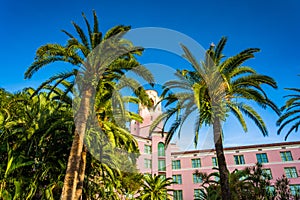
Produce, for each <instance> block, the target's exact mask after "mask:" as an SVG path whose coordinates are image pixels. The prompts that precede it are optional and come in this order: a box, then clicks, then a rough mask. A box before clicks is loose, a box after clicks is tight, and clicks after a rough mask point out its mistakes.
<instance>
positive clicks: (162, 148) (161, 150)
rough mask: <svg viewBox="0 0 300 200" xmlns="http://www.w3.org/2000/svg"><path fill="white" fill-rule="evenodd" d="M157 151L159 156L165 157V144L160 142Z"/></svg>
mask: <svg viewBox="0 0 300 200" xmlns="http://www.w3.org/2000/svg"><path fill="white" fill-rule="evenodd" d="M157 149H158V156H165V155H166V153H165V144H164V143H162V142H160V143H158V145H157Z"/></svg>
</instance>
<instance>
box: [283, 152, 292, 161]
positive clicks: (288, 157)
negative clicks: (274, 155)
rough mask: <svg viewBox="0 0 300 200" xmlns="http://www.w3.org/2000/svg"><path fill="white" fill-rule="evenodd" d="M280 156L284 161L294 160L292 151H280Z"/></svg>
mask: <svg viewBox="0 0 300 200" xmlns="http://www.w3.org/2000/svg"><path fill="white" fill-rule="evenodd" d="M280 157H281V160H282V161H283V162H286V161H292V160H293V156H292V153H291V152H290V151H282V152H280Z"/></svg>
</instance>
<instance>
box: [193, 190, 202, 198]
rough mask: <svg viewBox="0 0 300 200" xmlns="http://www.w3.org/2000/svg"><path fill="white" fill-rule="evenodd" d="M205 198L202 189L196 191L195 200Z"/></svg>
mask: <svg viewBox="0 0 300 200" xmlns="http://www.w3.org/2000/svg"><path fill="white" fill-rule="evenodd" d="M201 197H203V194H202V192H201V189H194V199H200V198H201Z"/></svg>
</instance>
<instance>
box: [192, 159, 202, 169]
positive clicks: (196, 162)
mask: <svg viewBox="0 0 300 200" xmlns="http://www.w3.org/2000/svg"><path fill="white" fill-rule="evenodd" d="M200 167H201V160H200V158H196V159H192V168H200Z"/></svg>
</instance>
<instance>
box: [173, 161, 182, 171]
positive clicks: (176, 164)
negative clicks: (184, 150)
mask: <svg viewBox="0 0 300 200" xmlns="http://www.w3.org/2000/svg"><path fill="white" fill-rule="evenodd" d="M172 169H181V163H180V160H172Z"/></svg>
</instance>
